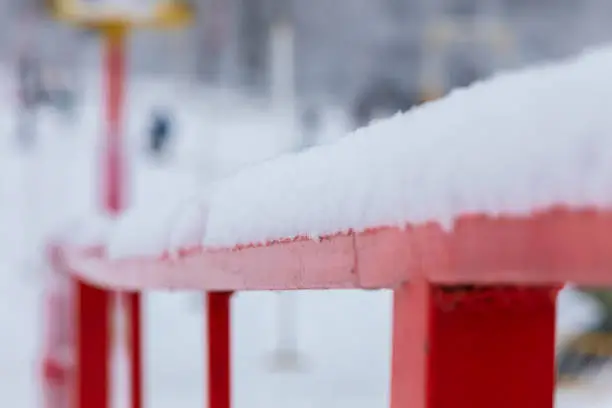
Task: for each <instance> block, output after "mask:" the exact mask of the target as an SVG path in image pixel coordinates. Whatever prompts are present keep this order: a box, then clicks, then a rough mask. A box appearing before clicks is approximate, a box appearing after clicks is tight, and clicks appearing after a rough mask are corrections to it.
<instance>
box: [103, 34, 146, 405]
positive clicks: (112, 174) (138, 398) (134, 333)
mask: <svg viewBox="0 0 612 408" xmlns="http://www.w3.org/2000/svg"><path fill="white" fill-rule="evenodd" d="M126 30H127V29H126V28H125V27H111V28H109V29H107V31H106V32H105V35H106V56H105V58H106V75H107V76H106V79H107V82H106V90H107V92H108V93H107V95H106V98H107V107H106V109H107V116H106V121H107V126H108V129H107V130H108V133H107V144H106V158H105V160H106V166H105V172H106V173H105V175H104V180H105V183H106V184H105V188H104V190H103V191H104V194H105V197H104V202H105V205H106V209H107V211H108V212H109V213H110V214H112V215H117V214H119V213H120V212H121V211H122V210H123V208H124V207H125V188H126V182H125V180H126V177H125V175H126V171H125V168H124V165H125V161H124V159H125V157H124V149H123V140H122V128H121V125H122V121H123V117H122V114H123V101H124V91H125V69H126V60H125V59H126V58H125V36H126V34H127V32H126ZM121 306H123V307H125V308H126V311H127V313H128V319H127V326H128V327H127V330H128V333H127V343H128V344H127V347H128V355H129V358H130V361H129V367H130V379H131V401H132V403H131V407H132V408H141V407H142V350H141V331H140V328H141V316H140V294H139V293H137V292H134V293H125V294H123V302H121Z"/></svg>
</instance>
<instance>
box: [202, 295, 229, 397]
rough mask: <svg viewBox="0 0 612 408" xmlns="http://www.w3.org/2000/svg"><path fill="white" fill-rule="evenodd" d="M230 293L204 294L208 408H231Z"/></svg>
mask: <svg viewBox="0 0 612 408" xmlns="http://www.w3.org/2000/svg"><path fill="white" fill-rule="evenodd" d="M231 297H232V293H231V292H210V293H208V294H207V295H206V300H207V302H206V303H207V305H206V306H207V311H208V325H207V327H208V333H207V335H208V405H207V407H208V408H230V406H231V396H232V395H231V393H232V387H231V380H232V378H231V376H232V374H231V321H230V319H231V310H230V307H231Z"/></svg>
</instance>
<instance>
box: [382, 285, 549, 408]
mask: <svg viewBox="0 0 612 408" xmlns="http://www.w3.org/2000/svg"><path fill="white" fill-rule="evenodd" d="M557 293H558V288H556V287H537V288H536V287H525V288H522V287H510V286H509V287H463V288H459V287H442V286H436V285H431V284H429V283H428V282H424V281H415V282H412V283H410V284H406V285H404V286H403V287H401V288H399V289H397V290H396V291H395V300H394V318H393V319H394V331H393V363H392V365H393V367H392V392H391V408H490V407H495V408H516V407H521V408H552V407H553V404H554V382H555V379H554V378H555V373H554V370H555V355H554V347H555V309H556V296H557Z"/></svg>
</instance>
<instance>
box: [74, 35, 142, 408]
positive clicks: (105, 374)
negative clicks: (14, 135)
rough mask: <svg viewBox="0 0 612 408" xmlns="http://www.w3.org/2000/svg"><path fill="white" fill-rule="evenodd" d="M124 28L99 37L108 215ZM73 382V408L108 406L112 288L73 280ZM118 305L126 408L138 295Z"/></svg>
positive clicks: (138, 402)
mask: <svg viewBox="0 0 612 408" xmlns="http://www.w3.org/2000/svg"><path fill="white" fill-rule="evenodd" d="M125 31H126V27H124V26H122V25H120V24H118V25H109V26H107V27H103V29H102V30H101V33H102V35H103V40H104V43H103V44H104V63H105V67H104V75H105V81H104V90H105V91H106V96H105V97H106V140H105V144H104V156H103V161H102V180H101V181H102V196H101V201H102V207H103V209H104V210H105V211H106V212H107V213H109V214H110V215H112V216H115V215H118V214H119V213H120V212H121V211H122V210H123V208H124V206H125V187H126V186H125V169H124V164H125V162H124V151H123V141H122V135H121V122H122V109H123V97H124V87H125V34H126V33H125ZM76 286H77V290H76V302H75V308H76V313H75V315H76V328H77V330H76V331H77V341H76V345H77V356H76V357H77V385H76V394H77V396H76V404H77V405H76V406H77V407H78V408H108V407H109V406H110V405H109V404H110V381H109V375H110V373H109V370H110V356H111V345H112V343H111V331H110V327H112V321H111V319H112V314H111V313H110V308H111V307H112V306H113V303H112V302H111V298H112V296H114V295H118V294H116V293H114V292H111V291H108V290H103V289H99V288H95V287H93V286H90V285H88V284H86V283H84V282H81V281H79V282H77V283H76ZM124 296H125V297H124V298H123V300H124V301H123V302H122V303H121V305H122V306H123V307H126V309H127V311H128V313H129V318H128V320H127V321H128V336H127V337H128V342H129V345H128V355H129V356H130V378H131V401H132V403H131V407H132V408H141V407H142V373H141V366H142V357H141V352H142V351H141V347H140V340H141V337H140V336H141V335H140V295H139V294H138V293H129V294H124Z"/></svg>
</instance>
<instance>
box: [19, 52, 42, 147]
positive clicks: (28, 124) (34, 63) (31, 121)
mask: <svg viewBox="0 0 612 408" xmlns="http://www.w3.org/2000/svg"><path fill="white" fill-rule="evenodd" d="M16 69H17V73H16V74H17V88H18V91H17V94H18V102H17V103H18V109H17V118H16V121H17V129H16V137H17V141H18V143H19V144H20V145H21V147H23V148H28V147H31V146H32V145H33V144H34V143H35V142H36V133H37V128H36V114H37V110H38V108H39V106H40V105H41V104H42V103H44V100H45V98H46V93H45V89H44V86H43V78H42V69H41V61H40V59H39V58H38V57H37V56H36V54H35V53H34V52H31V51H29V50H25V49H23V50H21V52H20V53H19V55H18V57H17V65H16Z"/></svg>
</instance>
